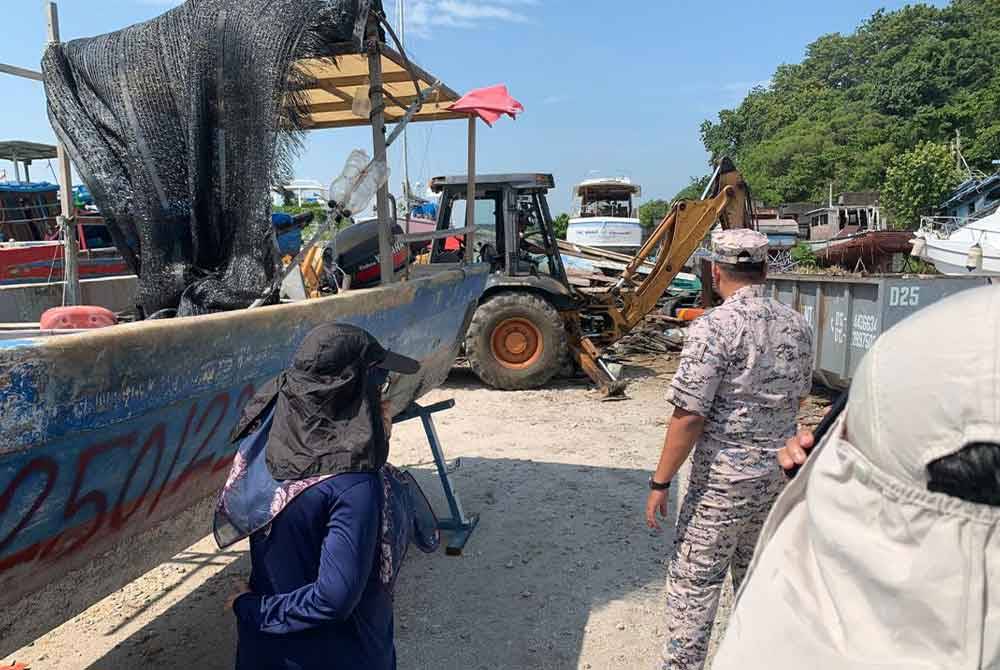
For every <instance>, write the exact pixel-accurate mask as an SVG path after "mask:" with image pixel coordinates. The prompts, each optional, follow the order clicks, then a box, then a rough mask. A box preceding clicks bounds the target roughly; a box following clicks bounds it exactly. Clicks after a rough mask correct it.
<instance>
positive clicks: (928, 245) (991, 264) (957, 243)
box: [913, 211, 1000, 276]
mask: <svg viewBox="0 0 1000 670" xmlns="http://www.w3.org/2000/svg"><path fill="white" fill-rule="evenodd" d="M937 223H938V222H936V221H935V220H933V219H925V220H924V225H923V226H922V228H921V230H919V231H918V232H917V233H916V234H915V237H916V239H915V240H914V241H913V255H914V256H917V257H918V258H921V259H922V260H925V261H927V262H929V263H933V264H934V267H936V268H937V270H938V272H940V273H942V274H946V275H961V276H969V275H972V276H1000V211H998V212H994V213H992V214H990V215H988V216H985V217H983V218H981V219H978V220H974V221H970V222H969V223H966V224H965V225H963V226H961V227H960V228H957V229H953V230H950V229H949V227H948V226H947V225H945V226H941V225H936V224H937Z"/></svg>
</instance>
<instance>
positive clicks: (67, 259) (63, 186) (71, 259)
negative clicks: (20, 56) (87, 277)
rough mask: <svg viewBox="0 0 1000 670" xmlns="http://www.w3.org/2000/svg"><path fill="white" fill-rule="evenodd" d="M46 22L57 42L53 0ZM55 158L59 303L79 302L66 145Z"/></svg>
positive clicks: (53, 41) (56, 13)
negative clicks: (60, 243) (60, 247)
mask: <svg viewBox="0 0 1000 670" xmlns="http://www.w3.org/2000/svg"><path fill="white" fill-rule="evenodd" d="M46 14H47V16H48V23H49V44H58V43H59V10H58V8H57V7H56V3H55V2H49V3H48V5H47V6H46ZM56 159H57V162H58V164H59V205H60V212H61V213H60V216H59V218H58V221H59V227H60V228H61V229H62V231H63V282H64V283H63V304H64V305H78V304H80V264H79V258H78V254H79V251H80V247H79V245H78V244H77V240H76V220H75V219H76V217H75V216H73V214H74V212H73V172H72V168H71V167H70V162H69V156H68V155H67V154H66V147H64V146H63V143H62V142H61V141H57V142H56Z"/></svg>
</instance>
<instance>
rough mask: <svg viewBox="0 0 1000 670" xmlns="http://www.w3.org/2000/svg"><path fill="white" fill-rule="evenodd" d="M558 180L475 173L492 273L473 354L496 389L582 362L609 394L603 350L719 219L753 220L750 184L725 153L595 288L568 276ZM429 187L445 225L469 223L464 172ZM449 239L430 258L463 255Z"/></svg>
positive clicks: (536, 382)
mask: <svg viewBox="0 0 1000 670" xmlns="http://www.w3.org/2000/svg"><path fill="white" fill-rule="evenodd" d="M554 186H555V182H554V180H553V178H552V176H551V175H548V174H534V173H529V174H502V175H480V176H477V178H476V201H475V205H474V207H475V211H474V220H475V224H476V228H477V229H476V232H475V234H474V237H473V239H472V240H471V241H470V243H472V244H474V250H475V257H476V259H477V260H479V261H480V262H483V263H489V264H490V266H491V268H492V274H491V276H490V279H489V281H488V283H487V287H486V291H485V292H484V293H483V296H482V298H481V299H480V303H479V307H478V308H477V310H476V312H475V315H474V316H473V318H472V323H471V325H470V327H469V329H468V331H467V333H466V336H465V353H466V356H467V357H468V360H469V363H470V364H471V366H472V369H473V370H474V371H475V373H476V375H477V376H478V377H479V378H480V379H481V380H482V381H483V382H485V383H486V384H489V385H490V386H493V387H495V388H499V389H509V390H514V389H527V388H535V387H538V386H541V385H543V384H545V383H546V382H548V381H549V380H550V379H551V378H552V377H553V376H555V375H556V374H557V373H558V372H560V370H563V369H565V368H566V367H567V366H568V364H571V363H572V362H575V364H576V365H578V366H579V367H580V368H582V369H583V371H584V372H586V374H587V375H588V376H589V377H590V378H591V379H592V380H593V381H594V382H595V383H596V384H598V386H600V387H601V389H603V391H604V392H605V393H608V394H617V393H620V392H621V391H622V390H623V386H622V384H621V383H620V382H619V381H618V380H616V379H615V378H614V375H612V374H611V371H610V370H609V368H608V366H607V365H605V364H604V362H603V360H602V358H601V354H602V352H603V351H604V350H605V349H606V348H607V347H609V346H610V345H612V344H614V343H615V342H616V341H618V340H619V339H621V338H622V337H623V336H624V335H626V334H627V333H628V332H629V331H630V330H631V329H632V328H634V327H635V326H636V325H638V324H639V323H640V322H641V321H642V320H643V318H645V316H646V315H647V314H649V313H650V312H651V311H652V310H653V309H654V308H655V307H656V304H657V301H658V300H659V299H660V298H661V297H662V296H663V294H664V292H665V291H666V290H667V288H668V287H669V286H670V282H671V281H672V280H673V279H674V277H675V276H676V275H677V273H678V272H680V271H681V270H682V268H683V266H684V263H685V262H686V261H687V260H688V259H689V258H690V257H691V254H692V253H693V252H694V251H695V250H696V249H697V248H698V246H699V245H700V244H701V242H702V240H703V239H704V238H705V236H706V234H707V233H708V232H709V231H710V230H711V229H712V228H713V227H714V226H715V224H716V223H720V224H721V225H722V227H723V228H745V227H750V226H752V225H753V215H752V205H751V201H750V198H749V190H748V188H747V186H746V184H745V183H744V181H743V178H742V176H741V175H740V173H739V172H738V171H737V170H736V168H735V167H734V166H733V164H732V162H731V161H729V160H728V159H723V160H722V161H720V162H719V164H718V167H717V168H716V170H715V174H714V175H713V177H712V180H711V183H710V185H709V187H708V188H707V189H706V192H705V194H704V195H703V199H701V200H685V201H681V202H677V203H675V204H674V205H673V207H672V208H671V210H670V212H669V213H668V214H667V215H666V216H665V217H664V218H663V220H662V221H661V222H660V223H659V225H657V226H656V228H655V229H654V230H653V231H652V233H651V234H650V236H649V237H648V239H647V240H646V242H645V243H644V244H643V246H642V248H641V249H640V251H639V252H638V253H637V254H636V256H635V257H634V258H633V259H632V260H631V262H630V263H628V265H627V267H626V269H625V271H624V272H623V274H622V275H621V277H620V278H618V280H617V281H616V282H615V283H614V284H613V285H612V286H611V287H610V288H608V289H606V290H601V291H596V292H595V291H592V290H590V291H582V290H580V289H577V288H575V287H574V286H572V285H571V284H570V282H569V281H568V279H567V276H566V270H565V267H564V266H563V262H562V257H561V256H560V253H559V246H558V242H557V240H556V237H555V233H554V230H553V226H552V216H551V213H550V211H549V207H548V202H547V200H546V193H547V192H548V191H549V190H550V189H552V188H554ZM430 187H431V189H432V190H433V191H435V192H436V193H439V194H440V195H441V203H440V206H439V209H438V225H437V229H438V230H439V231H446V230H449V229H461V228H463V227H464V226H465V221H466V218H465V208H466V197H467V196H466V189H467V180H466V178H465V177H437V178H435V179H432V180H431V183H430ZM450 246H451V248H449V245H446V244H445V240H437V241H435V242H434V243H433V246H432V249H431V253H430V262H431V263H459V262H461V260H462V258H463V257H464V254H465V249H464V248H459V249H454V248H453V247H454V245H450ZM463 247H464V242H463ZM650 263H651V266H650ZM640 269H642V270H643V272H640Z"/></svg>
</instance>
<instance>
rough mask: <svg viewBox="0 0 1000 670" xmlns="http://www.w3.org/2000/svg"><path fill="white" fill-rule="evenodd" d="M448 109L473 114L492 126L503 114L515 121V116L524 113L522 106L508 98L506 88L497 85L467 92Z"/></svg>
mask: <svg viewBox="0 0 1000 670" xmlns="http://www.w3.org/2000/svg"><path fill="white" fill-rule="evenodd" d="M448 109H449V110H451V111H453V112H466V113H468V114H475V115H477V116H478V117H479V118H481V119H482V120H483V121H485V122H486V125H488V126H492V125H493V124H494V123H495V122H496V120H497V119H499V118H500V117H501V116H502V115H504V114H506V115H508V116H510V118H512V119H516V118H517V115H518V114H520V113H521V112H523V111H524V105H522V104H521V103H519V102H518V101H517V100H515V99H514V98H512V97H510V93H508V92H507V87H506V86H504V85H503V84H497V85H496V86H487V87H486V88H477V89H476V90H474V91H469V92H468V93H466V94H465V95H463V96H462V97H461V98H460V99H459V100H458V101H457V102H454V103H452V105H451V107H449V108H448Z"/></svg>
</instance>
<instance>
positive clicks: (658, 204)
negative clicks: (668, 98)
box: [639, 200, 670, 230]
mask: <svg viewBox="0 0 1000 670" xmlns="http://www.w3.org/2000/svg"><path fill="white" fill-rule="evenodd" d="M669 211H670V203H669V202H667V201H666V200H650V201H649V202H647V203H646V204H644V205H642V206H640V207H639V223H641V224H642V227H643V228H646V229H647V230H649V229H652V228H655V227H656V226H657V225H658V224H659V223H660V221H662V220H663V217H665V216H666V215H667V212H669Z"/></svg>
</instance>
